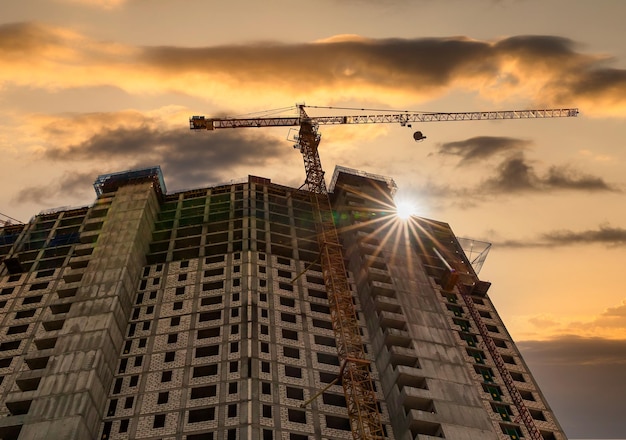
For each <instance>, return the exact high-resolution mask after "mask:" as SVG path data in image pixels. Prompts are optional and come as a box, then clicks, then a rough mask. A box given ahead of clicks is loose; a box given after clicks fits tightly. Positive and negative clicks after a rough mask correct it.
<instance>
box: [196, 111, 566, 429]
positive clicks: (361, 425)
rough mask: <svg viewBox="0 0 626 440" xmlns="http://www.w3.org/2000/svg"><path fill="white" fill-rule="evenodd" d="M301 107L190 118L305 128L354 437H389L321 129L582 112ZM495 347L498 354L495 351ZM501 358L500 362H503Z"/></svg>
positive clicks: (204, 124) (302, 138)
mask: <svg viewBox="0 0 626 440" xmlns="http://www.w3.org/2000/svg"><path fill="white" fill-rule="evenodd" d="M297 109H298V116H296V117H257V118H205V117H204V116H192V117H191V118H190V119H189V126H190V128H191V129H192V130H216V129H222V128H246V127H288V126H292V127H299V133H298V136H297V138H296V142H297V143H296V145H295V146H296V148H298V149H299V150H300V153H302V157H303V159H304V169H305V172H306V178H305V183H304V185H303V186H304V188H305V189H306V190H307V191H308V192H309V194H310V197H311V204H312V208H313V215H314V219H315V225H316V230H317V240H318V244H319V248H320V263H321V266H322V274H323V277H324V283H325V285H326V291H327V294H328V301H329V306H330V312H331V319H332V324H333V330H334V332H335V338H336V340H337V352H338V356H339V361H340V364H341V370H340V379H341V383H342V386H343V390H344V394H345V399H346V405H347V409H348V416H349V418H350V426H351V430H352V436H353V438H354V440H380V439H383V438H384V437H385V435H384V431H383V427H382V422H381V419H380V413H379V408H378V402H377V399H376V391H375V389H374V385H373V382H372V378H371V374H370V371H371V368H370V361H369V360H368V359H367V357H366V356H365V352H364V348H363V341H362V339H361V333H360V331H359V323H358V319H357V315H356V310H355V307H354V303H353V302H352V293H351V291H350V284H349V282H348V278H347V274H346V269H345V266H344V260H343V252H342V248H341V243H340V242H339V235H338V232H337V229H336V227H335V222H334V218H333V214H332V209H331V205H330V200H329V198H328V190H327V188H326V182H325V180H324V170H323V168H322V164H321V161H320V157H319V152H318V147H319V143H320V137H321V136H320V134H319V132H318V128H319V126H320V125H341V124H377V123H399V124H400V125H402V126H408V127H411V125H410V124H411V123H413V122H436V121H477V120H499V119H541V118H560V117H573V116H577V115H578V109H576V108H561V109H537V110H510V111H489V112H460V113H424V112H400V113H382V114H381V113H377V114H372V115H356V116H347V115H346V116H316V117H310V116H309V115H308V114H307V113H306V110H305V106H304V105H298V106H297ZM424 138H425V137H424V136H423V134H422V133H421V132H419V131H417V132H415V134H414V139H415V140H416V141H418V140H422V139H424ZM458 288H459V290H460V293H461V295H462V296H463V298H464V299H465V302H466V303H467V305H468V308H469V310H470V314H471V315H472V318H473V319H474V321H476V325H477V327H478V328H479V330H480V333H481V336H482V337H483V339H484V340H485V343H486V344H487V346H488V347H489V351H490V353H491V354H492V356H493V357H494V362H495V363H496V367H497V369H498V371H499V372H500V374H501V375H502V377H503V379H504V380H505V383H506V384H507V388H508V389H509V391H510V392H511V395H512V398H513V401H514V402H513V403H514V404H515V406H516V407H517V408H518V411H519V413H520V415H521V416H522V420H523V422H524V424H525V426H526V428H527V429H528V431H529V433H530V435H531V438H532V439H533V440H541V439H542V436H541V433H540V432H539V429H538V428H537V427H536V426H535V424H534V421H533V419H532V417H530V413H529V411H528V409H527V408H526V406H525V405H524V403H523V401H522V399H521V397H519V392H517V393H515V391H517V389H516V388H515V387H514V386H512V385H511V386H509V382H511V383H512V380H511V376H510V374H509V373H508V370H506V367H505V366H504V363H503V362H502V357H501V356H500V355H499V353H498V352H497V349H496V348H495V344H494V343H493V340H492V339H491V337H490V335H489V333H488V332H487V331H486V330H485V331H483V328H485V329H486V327H485V324H484V323H483V322H482V319H481V317H480V314H478V313H473V312H475V307H472V306H473V304H471V298H470V297H469V294H470V293H468V292H467V291H466V288H465V286H462V285H459V286H458ZM492 346H493V351H492V349H491V347H492ZM498 359H499V360H500V362H498ZM507 378H508V381H507ZM511 387H512V388H513V389H511Z"/></svg>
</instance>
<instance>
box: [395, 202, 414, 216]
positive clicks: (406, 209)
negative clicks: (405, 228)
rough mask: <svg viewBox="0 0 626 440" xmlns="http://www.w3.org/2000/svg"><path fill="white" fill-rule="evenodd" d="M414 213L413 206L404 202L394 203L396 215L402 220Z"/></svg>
mask: <svg viewBox="0 0 626 440" xmlns="http://www.w3.org/2000/svg"><path fill="white" fill-rule="evenodd" d="M415 212H416V208H415V205H414V204H412V203H410V202H407V201H405V200H403V201H398V202H397V203H396V215H397V216H398V217H399V218H401V219H402V220H407V219H409V218H410V217H411V216H412V215H414V214H415Z"/></svg>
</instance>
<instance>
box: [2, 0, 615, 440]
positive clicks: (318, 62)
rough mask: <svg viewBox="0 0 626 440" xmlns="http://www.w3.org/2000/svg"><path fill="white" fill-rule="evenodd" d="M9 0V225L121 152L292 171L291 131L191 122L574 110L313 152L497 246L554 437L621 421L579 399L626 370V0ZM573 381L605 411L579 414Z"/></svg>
mask: <svg viewBox="0 0 626 440" xmlns="http://www.w3.org/2000/svg"><path fill="white" fill-rule="evenodd" d="M5 3H6V4H5ZM5 3H3V4H2V6H0V115H1V116H2V117H0V151H2V156H3V161H2V174H1V177H0V179H1V183H2V188H3V190H2V192H1V193H0V213H2V214H5V215H9V216H11V217H14V218H17V219H20V220H22V221H27V220H28V219H29V218H30V217H31V216H32V215H35V214H37V213H38V212H40V211H41V210H43V209H48V208H53V207H58V206H80V205H85V204H89V203H91V202H92V201H93V200H94V197H95V194H94V192H93V189H92V188H91V184H92V183H93V180H94V179H95V177H96V176H97V175H98V174H102V173H106V172H113V171H119V170H123V169H128V168H131V167H135V166H146V165H154V164H160V165H161V166H162V168H163V171H164V175H165V181H166V184H167V186H168V188H169V190H170V191H172V190H176V189H183V188H192V187H197V186H203V185H210V184H215V183H218V182H224V181H228V180H230V179H232V178H238V177H245V176H247V175H248V174H254V175H259V176H264V177H268V178H271V179H272V180H273V181H275V182H277V183H282V184H287V185H293V186H300V184H301V183H302V181H303V170H302V163H301V161H302V159H301V158H300V156H299V154H298V153H297V152H294V151H293V149H292V148H291V144H290V142H289V141H288V140H286V138H287V136H288V130H287V129H282V128H273V129H266V130H256V129H248V130H235V131H233V132H225V133H222V132H214V133H201V134H198V133H190V132H189V130H188V117H189V116H191V115H195V114H203V115H206V116H209V117H210V116H217V115H220V116H221V115H233V116H235V115H249V114H251V113H253V112H258V111H263V110H267V109H275V108H282V107H290V106H292V105H293V104H295V103H301V102H306V103H307V104H309V105H320V106H335V107H356V108H374V109H409V110H419V111H441V112H456V111H474V110H510V109H525V108H543V107H578V108H579V109H580V112H581V114H580V116H579V117H578V118H566V119H549V120H524V121H498V122H487V121H483V122H444V123H429V124H422V125H421V126H420V127H419V128H418V129H419V130H421V131H423V132H424V134H425V135H426V136H427V137H428V138H427V139H426V141H424V142H421V143H417V144H416V143H414V142H413V139H412V133H413V132H412V131H411V130H409V129H407V128H406V127H405V128H403V127H399V126H392V125H370V126H344V127H323V128H322V135H323V138H322V139H323V140H322V144H321V147H320V148H321V150H320V151H321V156H322V161H323V163H324V166H325V169H326V170H327V173H329V174H330V173H331V172H332V169H333V167H334V166H335V165H343V166H348V167H351V168H357V169H363V170H365V171H369V172H373V173H376V174H383V175H388V176H391V177H393V178H394V179H395V180H396V182H397V184H398V186H399V188H400V191H399V196H401V197H403V198H407V199H411V200H413V201H414V203H415V204H416V205H417V207H418V215H423V216H426V217H432V218H435V219H437V220H442V221H446V222H448V223H450V224H451V226H452V227H453V229H454V230H455V231H456V233H457V234H458V235H460V236H463V237H470V238H475V239H479V240H485V241H490V242H492V243H493V248H492V250H491V253H490V256H489V257H488V259H487V262H486V263H485V265H484V267H483V270H482V272H481V277H482V278H483V279H486V280H489V281H491V282H492V283H493V286H492V288H491V291H490V295H491V297H492V299H493V301H494V302H495V303H496V305H497V306H498V309H499V312H500V314H501V315H502V317H503V319H504V321H505V323H506V324H507V327H508V329H509V331H510V332H511V334H512V336H513V337H514V338H515V339H516V340H517V341H518V342H519V343H520V347H522V349H524V350H525V351H524V354H525V355H526V357H527V359H529V363H531V368H532V369H533V371H534V372H535V375H536V376H537V377H538V378H539V380H540V384H541V386H542V388H543V389H544V391H545V392H546V394H547V395H548V400H549V401H550V402H551V403H552V406H553V408H554V409H555V411H556V413H557V415H558V416H560V420H561V423H562V424H563V426H564V428H565V430H566V432H567V433H568V434H569V436H570V437H571V438H602V437H604V438H608V437H619V436H620V435H623V433H624V432H626V424H625V422H624V421H621V420H618V419H621V416H620V417H614V416H613V414H616V413H612V412H611V411H612V410H613V409H614V408H616V407H617V408H618V409H621V410H622V412H623V410H626V405H624V403H623V402H622V400H621V398H618V397H615V399H616V400H615V401H612V400H611V399H610V398H609V399H605V400H607V401H608V402H609V403H603V402H602V399H599V398H598V401H597V402H595V401H593V396H594V394H593V393H591V392H590V391H589V390H590V389H591V388H592V387H596V388H601V387H606V389H604V391H605V396H606V395H611V394H610V393H611V392H615V389H614V388H612V389H610V390H609V387H610V385H607V384H608V382H607V383H604V382H603V383H600V382H597V381H594V380H596V379H597V377H598V376H599V375H609V376H610V375H613V376H610V377H613V378H615V379H616V381H618V382H624V381H623V377H622V378H621V379H620V378H619V374H620V373H619V371H621V370H623V366H624V365H623V364H624V362H625V360H624V359H626V357H625V356H624V354H625V352H626V350H625V348H626V293H625V289H624V287H623V285H624V284H623V282H622V278H621V274H622V273H623V269H622V262H624V261H626V248H625V246H624V244H625V243H626V206H625V205H624V203H623V201H624V190H625V189H626V185H625V183H626V178H625V177H624V172H625V171H626V149H625V148H624V139H625V138H626V125H625V124H624V119H625V118H626V45H625V44H624V41H626V30H625V29H624V27H623V24H622V20H623V17H624V15H625V13H626V3H624V2H622V1H619V0H613V1H609V0H600V1H597V2H572V1H571V0H552V1H550V2H545V1H538V0H526V1H516V0H477V1H474V2H466V1H463V0H447V1H440V2H434V1H429V0H423V1H414V2H406V1H403V0H378V1H371V0H343V1H341V2H340V1H335V0H319V1H318V2H315V4H312V3H311V2H303V1H299V0H293V1H287V0H272V1H269V2H253V1H244V0H239V1H231V2H207V1H198V0H189V1H187V2H184V5H182V3H180V2H175V1H173V0H169V1H166V0H151V1H147V0H25V1H21V2H5ZM327 112H329V111H326V110H322V109H310V114H312V115H322V114H327ZM345 112H346V110H339V111H337V112H334V113H339V114H343V113H345ZM416 128H417V127H413V129H416ZM589 347H595V349H593V350H590V349H589ZM590 365H593V368H594V369H593V370H589V371H588V370H586V369H587V368H590ZM584 374H588V376H584ZM579 375H583V376H579ZM616 375H617V376H616ZM580 377H587V379H586V380H581V379H580ZM544 378H545V379H544ZM594 378H596V379H594ZM542 380H545V382H543V381H542ZM572 387H574V389H575V390H578V391H579V395H581V396H583V395H584V396H586V397H585V399H586V401H587V402H589V401H590V399H591V400H592V401H593V405H595V406H596V407H597V406H598V405H600V407H602V405H606V408H604V411H599V412H598V414H596V413H593V416H592V415H590V414H591V413H589V412H586V408H585V403H583V401H582V400H581V402H580V403H579V404H578V406H577V405H576V403H575V400H576V399H572V397H571V395H570V393H571V388H572ZM619 391H620V392H622V391H624V392H626V390H624V389H623V388H621V389H619ZM585 393H589V395H587V394H585ZM607 393H608V394H607ZM590 396H591V397H590ZM616 396H617V394H616ZM596 398H597V397H596ZM572 400H574V403H572Z"/></svg>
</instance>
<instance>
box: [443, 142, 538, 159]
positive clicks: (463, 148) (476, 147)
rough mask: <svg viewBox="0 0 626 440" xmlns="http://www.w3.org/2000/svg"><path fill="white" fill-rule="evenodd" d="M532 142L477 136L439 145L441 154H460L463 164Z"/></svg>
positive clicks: (521, 147) (520, 147)
mask: <svg viewBox="0 0 626 440" xmlns="http://www.w3.org/2000/svg"><path fill="white" fill-rule="evenodd" d="M530 144H531V142H530V141H528V140H523V139H517V138H510V137H504V136H476V137H473V138H469V139H465V140H462V141H456V142H446V143H441V144H439V145H438V148H439V152H438V153H439V154H442V155H452V156H459V157H460V158H461V164H465V163H469V162H474V161H477V160H482V159H488V158H490V157H492V156H495V155H497V154H500V153H504V152H510V151H516V150H521V149H523V148H525V147H527V146H528V145H530Z"/></svg>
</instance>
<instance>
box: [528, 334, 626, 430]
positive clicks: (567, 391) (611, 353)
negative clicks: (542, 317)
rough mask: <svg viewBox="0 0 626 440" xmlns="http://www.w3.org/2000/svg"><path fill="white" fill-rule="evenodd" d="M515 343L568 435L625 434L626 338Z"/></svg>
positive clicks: (560, 339)
mask: <svg viewBox="0 0 626 440" xmlns="http://www.w3.org/2000/svg"><path fill="white" fill-rule="evenodd" d="M517 346H518V347H519V349H520V351H521V352H522V355H523V356H524V359H525V360H526V362H527V363H528V365H529V367H530V369H531V371H532V372H533V375H534V377H535V379H536V380H537V382H538V383H539V386H540V388H541V390H542V391H543V393H544V395H545V396H546V398H547V400H548V402H549V403H550V406H551V407H552V409H553V410H554V412H555V413H556V415H557V418H558V419H559V421H560V423H561V425H562V426H566V427H567V428H568V430H567V432H566V434H567V435H568V436H569V438H614V437H615V436H616V433H624V432H626V419H625V418H624V417H623V412H624V396H625V395H626V341H625V340H611V339H603V338H581V337H577V336H564V337H560V338H556V339H552V340H549V341H521V342H518V343H517ZM600 390H601V391H600ZM589 420H594V423H593V425H592V426H589V425H588V423H587V422H588V421H589Z"/></svg>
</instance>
